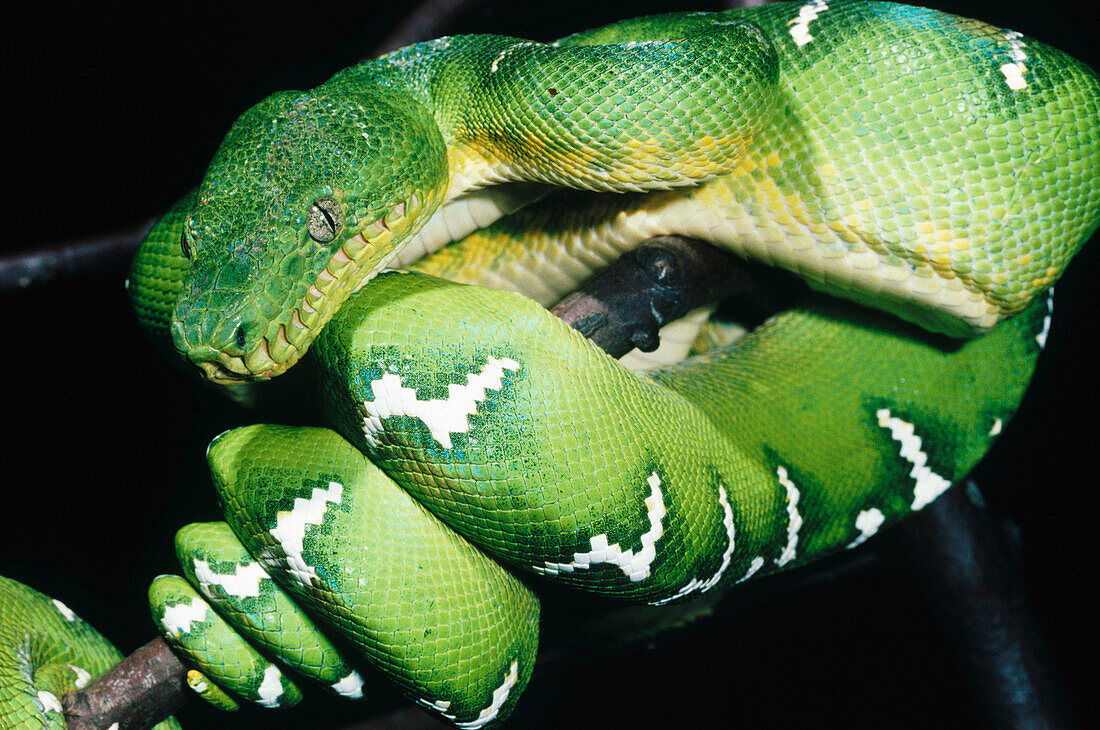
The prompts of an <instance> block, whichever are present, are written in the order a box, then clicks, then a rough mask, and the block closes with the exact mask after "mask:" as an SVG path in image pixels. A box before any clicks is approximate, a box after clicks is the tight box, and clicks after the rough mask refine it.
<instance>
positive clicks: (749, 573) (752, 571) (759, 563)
mask: <svg viewBox="0 0 1100 730" xmlns="http://www.w3.org/2000/svg"><path fill="white" fill-rule="evenodd" d="M763 567H764V558H762V557H760V556H759V555H757V556H756V557H755V558H753V559H752V563H751V564H750V565H749V569H748V570H746V571H745V574H744V575H743V576H741V577H740V578H738V579H737V582H738V583H744V582H745V581H747V580H748V579H749V578H751V577H753V576H754V575H756V571H758V570H760V569H761V568H763Z"/></svg>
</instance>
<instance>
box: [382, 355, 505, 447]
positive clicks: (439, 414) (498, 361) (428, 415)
mask: <svg viewBox="0 0 1100 730" xmlns="http://www.w3.org/2000/svg"><path fill="white" fill-rule="evenodd" d="M505 370H519V363H518V362H516V361H515V360H512V359H511V358H507V357H505V358H495V357H490V358H489V359H488V360H487V361H486V362H485V367H483V368H482V369H481V372H480V373H470V374H469V375H467V376H466V385H458V384H454V383H452V384H451V385H449V386H447V389H448V396H447V398H444V399H438V398H437V399H433V400H426V401H422V400H418V399H417V397H416V391H415V390H413V389H412V388H406V387H405V386H404V385H402V381H401V376H399V375H394V374H393V373H386V374H385V375H383V376H382V377H381V378H379V379H378V380H372V381H371V383H370V387H371V391H372V392H373V393H374V400H373V401H363V409H364V411H365V412H366V416H365V417H364V418H363V434H364V435H365V436H366V438H367V441H368V442H369V443H370V445H371V446H378V445H379V440H378V434H379V433H381V432H382V419H383V418H391V417H393V416H411V417H413V418H419V419H420V420H421V421H423V423H424V425H425V426H427V427H428V430H429V431H431V433H432V438H434V439H435V440H436V441H437V442H438V443H439V445H440V446H442V447H443V448H445V449H449V448H451V434H454V433H467V432H468V431H469V430H470V416H472V415H473V414H475V413H477V405H478V403H480V402H482V401H484V400H485V391H487V390H500V389H501V387H503V380H504V371H505Z"/></svg>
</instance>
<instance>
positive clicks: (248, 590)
mask: <svg viewBox="0 0 1100 730" xmlns="http://www.w3.org/2000/svg"><path fill="white" fill-rule="evenodd" d="M192 562H193V563H194V564H195V578H196V579H198V581H199V587H200V588H201V589H202V592H203V593H205V594H207V596H208V597H209V595H210V586H221V587H222V589H223V590H224V591H225V592H226V593H227V594H229V595H231V596H238V597H240V598H245V597H248V596H258V595H260V581H262V580H264V579H265V578H270V576H269V575H268V574H267V571H266V570H264V569H263V566H262V565H260V564H259V563H248V564H247V565H238V566H237V567H236V569H235V570H234V571H233V573H232V574H229V575H227V574H224V573H215V572H214V569H213V568H211V567H210V563H208V562H206V561H205V560H199V559H198V558H192Z"/></svg>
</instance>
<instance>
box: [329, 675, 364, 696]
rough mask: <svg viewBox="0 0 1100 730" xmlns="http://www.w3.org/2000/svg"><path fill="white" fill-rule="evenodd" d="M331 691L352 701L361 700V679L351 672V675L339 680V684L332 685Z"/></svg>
mask: <svg viewBox="0 0 1100 730" xmlns="http://www.w3.org/2000/svg"><path fill="white" fill-rule="evenodd" d="M332 689H334V690H335V691H336V694H339V695H342V696H344V697H348V698H350V699H353V700H358V699H362V697H363V678H362V677H360V676H359V672H356V671H354V670H353V671H352V673H351V674H349V675H348V676H346V677H344V678H343V679H341V680H340V681H339V682H335V683H334V684H333V685H332Z"/></svg>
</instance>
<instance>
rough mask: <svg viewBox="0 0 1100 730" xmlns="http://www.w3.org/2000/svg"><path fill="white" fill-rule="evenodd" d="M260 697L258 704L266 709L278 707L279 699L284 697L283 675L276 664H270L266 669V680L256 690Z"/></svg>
mask: <svg viewBox="0 0 1100 730" xmlns="http://www.w3.org/2000/svg"><path fill="white" fill-rule="evenodd" d="M256 694H258V695H259V699H257V700H256V702H257V703H259V704H260V705H263V706H264V707H269V708H272V707H278V706H279V698H280V697H282V696H283V673H282V672H280V671H279V668H278V667H277V666H275V665H274V664H268V665H267V668H266V669H264V679H263V681H262V682H261V683H260V686H259V687H258V688H257V689H256Z"/></svg>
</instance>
